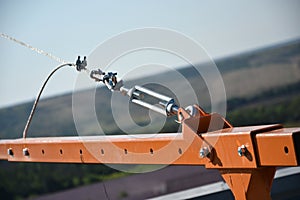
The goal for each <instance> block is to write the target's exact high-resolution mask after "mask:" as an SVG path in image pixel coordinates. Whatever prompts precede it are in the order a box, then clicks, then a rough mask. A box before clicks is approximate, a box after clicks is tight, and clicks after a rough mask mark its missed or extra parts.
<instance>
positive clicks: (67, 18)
mask: <svg viewBox="0 0 300 200" xmlns="http://www.w3.org/2000/svg"><path fill="white" fill-rule="evenodd" d="M299 11H300V1H296V0H294V1H293V0H290V1H283V0H282V1H260V0H254V1H248V2H244V1H243V2H241V1H221V2H220V1H190V0H187V1H178V0H166V1H138V0H136V1H134V0H133V1H121V0H120V1H74V0H72V1H68V0H66V1H60V0H51V1H38V0H27V1H17V0H10V1H6V0H0V32H2V33H5V34H8V35H10V36H12V37H15V38H17V39H19V40H22V41H24V42H26V43H29V44H31V45H32V46H34V47H37V48H39V49H42V50H45V51H47V52H50V53H52V54H54V55H56V56H58V57H61V58H63V59H64V60H67V61H72V62H74V61H75V59H76V57H77V55H89V54H90V53H91V52H92V51H93V49H95V48H96V47H97V46H98V45H99V44H100V43H102V42H104V41H105V40H107V39H109V38H111V37H112V36H114V35H117V34H119V33H121V32H124V31H128V30H132V29H137V28H143V27H161V28H167V29H172V30H175V31H178V32H180V33H183V34H185V35H187V36H189V37H190V38H193V39H194V40H195V41H197V42H198V43H200V44H201V45H202V46H203V47H204V48H205V49H206V51H207V53H208V54H209V55H210V56H211V57H213V58H218V57H224V56H227V55H231V54H235V53H239V52H243V51H247V50H250V49H255V48H258V47H263V46H266V45H271V44H275V43H280V42H283V41H288V40H291V39H295V38H299V37H300V26H299V19H300V12H299ZM0 51H1V54H0V60H1V79H0V94H1V95H0V107H5V106H9V105H14V104H18V103H21V102H24V101H28V100H33V99H34V98H35V96H36V95H37V93H38V91H39V89H40V87H41V85H42V82H43V81H44V79H45V78H46V76H47V75H48V74H49V73H50V71H51V70H52V69H53V68H54V67H55V66H57V65H58V64H59V63H57V62H55V61H52V60H50V59H49V58H47V57H44V56H42V55H38V54H36V53H34V52H32V51H30V50H29V49H26V48H24V47H22V46H20V45H18V44H15V43H13V42H11V41H8V40H5V39H3V38H0ZM132 59H134V58H132ZM173 65H174V67H176V63H175V61H174V63H173ZM124 67H125V69H127V70H130V69H131V67H132V66H124ZM77 75H78V74H77V73H76V72H73V71H72V70H70V69H62V70H61V71H60V72H59V73H57V74H56V75H54V77H53V79H52V80H51V82H50V83H49V85H48V86H47V88H46V90H45V93H44V95H43V96H52V95H57V94H62V93H64V92H70V91H72V90H73V88H74V81H75V80H76V77H77Z"/></svg>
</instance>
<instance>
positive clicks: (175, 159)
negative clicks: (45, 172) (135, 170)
mask: <svg viewBox="0 0 300 200" xmlns="http://www.w3.org/2000/svg"><path fill="white" fill-rule="evenodd" d="M196 108H197V109H198V110H199V112H198V115H196V116H194V117H191V116H190V114H189V113H188V112H187V111H185V110H184V109H182V108H180V109H179V111H178V119H179V120H180V121H181V122H182V124H183V129H182V133H171V134H157V135H155V136H153V135H119V136H85V137H51V138H47V137H46V138H25V139H23V138H22V139H15V140H0V159H5V160H8V161H23V162H64V163H116V164H119V163H122V164H172V165H205V167H206V168H209V169H218V170H219V171H220V173H221V175H222V176H223V178H224V180H225V181H226V182H227V184H228V185H229V187H230V188H231V190H232V192H233V194H234V196H235V198H236V199H270V188H271V185H272V180H273V177H274V174H275V166H299V163H300V128H283V127H282V126H281V125H263V126H248V127H232V126H231V125H230V124H229V123H228V122H227V121H226V120H225V119H224V118H223V117H222V116H220V115H219V114H208V113H205V112H204V111H203V110H202V109H201V108H199V107H196ZM202 111H203V112H202Z"/></svg>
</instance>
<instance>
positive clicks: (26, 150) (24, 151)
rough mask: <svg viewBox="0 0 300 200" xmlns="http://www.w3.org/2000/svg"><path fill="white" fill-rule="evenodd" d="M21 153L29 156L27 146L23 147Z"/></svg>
mask: <svg viewBox="0 0 300 200" xmlns="http://www.w3.org/2000/svg"><path fill="white" fill-rule="evenodd" d="M23 155H24V156H29V150H28V148H24V149H23Z"/></svg>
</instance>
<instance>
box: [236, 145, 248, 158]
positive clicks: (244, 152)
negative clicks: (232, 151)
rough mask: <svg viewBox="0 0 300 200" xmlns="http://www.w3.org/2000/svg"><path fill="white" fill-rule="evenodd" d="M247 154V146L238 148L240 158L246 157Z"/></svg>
mask: <svg viewBox="0 0 300 200" xmlns="http://www.w3.org/2000/svg"><path fill="white" fill-rule="evenodd" d="M246 152H247V148H246V146H245V145H241V146H239V147H238V154H239V156H240V157H242V156H244V155H245V154H246Z"/></svg>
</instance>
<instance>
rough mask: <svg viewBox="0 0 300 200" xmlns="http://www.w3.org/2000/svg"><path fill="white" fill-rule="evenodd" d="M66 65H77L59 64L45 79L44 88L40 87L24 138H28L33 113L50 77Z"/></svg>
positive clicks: (69, 64) (71, 64) (70, 64)
mask: <svg viewBox="0 0 300 200" xmlns="http://www.w3.org/2000/svg"><path fill="white" fill-rule="evenodd" d="M65 66H75V65H74V64H73V63H64V64H61V65H59V66H57V67H56V68H55V69H54V70H53V71H52V72H51V73H50V74H49V75H48V77H47V79H46V80H45V82H44V84H43V86H42V88H41V89H40V91H39V93H38V96H37V98H36V99H35V101H34V104H33V106H32V109H31V112H30V115H29V117H28V120H27V123H26V125H25V128H24V131H23V138H26V135H27V132H28V128H29V126H30V124H31V121H32V117H33V115H34V113H35V110H36V107H37V105H38V102H39V100H40V97H41V95H42V92H43V91H44V88H45V86H46V84H47V83H48V81H49V79H50V78H51V76H52V75H53V74H54V73H55V72H56V71H57V70H59V69H61V68H63V67H65Z"/></svg>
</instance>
